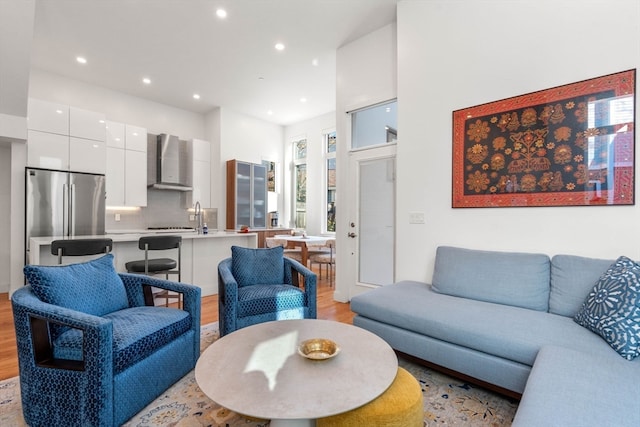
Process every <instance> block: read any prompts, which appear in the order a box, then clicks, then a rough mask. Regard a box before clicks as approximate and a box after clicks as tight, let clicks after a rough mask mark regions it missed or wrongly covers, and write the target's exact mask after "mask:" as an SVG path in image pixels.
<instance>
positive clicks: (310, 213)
mask: <svg viewBox="0 0 640 427" xmlns="http://www.w3.org/2000/svg"><path fill="white" fill-rule="evenodd" d="M335 130H336V114H335V113H334V112H332V113H327V114H323V115H322V116H319V117H315V118H313V119H310V120H306V121H304V122H300V123H296V124H294V125H290V126H287V127H286V128H285V130H284V165H285V167H281V170H282V171H283V172H284V174H282V176H283V184H284V192H285V194H288V195H289V197H287V200H289V201H292V200H293V198H294V197H295V195H294V193H293V188H294V187H293V170H292V169H291V168H290V167H289V165H291V162H292V161H293V144H292V142H293V141H299V140H300V139H303V138H306V139H307V228H306V231H307V233H309V234H310V235H319V234H321V233H322V232H324V231H326V230H325V229H326V224H324V226H323V222H324V220H325V216H324V209H323V206H324V205H325V199H324V198H325V197H326V182H327V181H326V180H327V176H326V172H325V170H324V165H325V161H324V155H325V153H324V150H325V146H324V135H325V134H328V133H330V132H333V131H335ZM337 144H344V141H342V140H338V141H337ZM292 203H293V202H291V203H287V204H286V206H282V207H280V209H281V210H280V212H281V215H282V216H281V219H280V222H281V223H282V224H284V225H287V226H290V227H293V226H294V224H293V218H292V210H293V204H292Z"/></svg>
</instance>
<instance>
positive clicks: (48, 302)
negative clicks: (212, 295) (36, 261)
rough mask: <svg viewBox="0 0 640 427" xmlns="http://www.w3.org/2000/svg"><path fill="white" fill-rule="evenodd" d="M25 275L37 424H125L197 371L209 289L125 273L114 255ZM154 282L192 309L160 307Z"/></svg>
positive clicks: (27, 367) (18, 299)
mask: <svg viewBox="0 0 640 427" xmlns="http://www.w3.org/2000/svg"><path fill="white" fill-rule="evenodd" d="M24 273H25V276H26V278H27V281H28V283H29V284H28V285H27V286H25V287H23V288H21V289H19V290H18V291H16V292H15V293H14V294H13V295H12V298H11V302H12V306H13V317H14V323H15V328H16V338H17V344H18V362H19V367H20V387H21V394H22V408H23V414H24V418H25V421H26V422H27V424H29V425H30V426H31V427H38V426H47V427H51V426H65V427H67V426H118V425H121V424H122V423H124V422H125V421H127V420H128V419H129V418H131V417H132V416H133V415H135V414H136V413H138V412H139V411H140V410H141V409H142V408H144V407H145V406H146V405H147V404H149V403H150V402H151V401H153V399H155V398H156V397H157V396H159V395H160V394H161V393H162V392H164V391H165V390H166V389H167V388H168V387H170V386H171V385H172V384H173V383H175V382H176V381H177V380H179V379H180V378H182V377H183V376H184V375H185V374H187V373H188V372H189V371H190V370H191V369H193V367H194V366H195V363H196V360H197V358H198V356H199V354H200V304H201V300H200V288H198V287H196V286H192V285H187V284H182V283H175V282H170V281H167V280H162V279H155V278H152V277H148V276H143V275H134V274H118V273H117V272H116V271H115V269H114V267H113V255H111V254H109V255H105V256H103V257H101V258H98V259H96V260H92V261H89V262H85V263H80V264H71V265H64V266H32V265H27V266H25V268H24ZM152 286H153V287H155V288H161V289H167V290H170V291H174V292H178V293H181V294H182V296H183V301H184V308H183V309H182V310H180V309H176V308H167V307H155V306H153V296H152V294H151V287H152Z"/></svg>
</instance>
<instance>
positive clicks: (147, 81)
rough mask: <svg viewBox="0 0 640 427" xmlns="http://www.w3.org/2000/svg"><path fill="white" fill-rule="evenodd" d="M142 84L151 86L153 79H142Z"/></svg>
mask: <svg viewBox="0 0 640 427" xmlns="http://www.w3.org/2000/svg"><path fill="white" fill-rule="evenodd" d="M142 83H144V84H146V85H150V84H151V79H150V78H149V77H145V78H143V79H142Z"/></svg>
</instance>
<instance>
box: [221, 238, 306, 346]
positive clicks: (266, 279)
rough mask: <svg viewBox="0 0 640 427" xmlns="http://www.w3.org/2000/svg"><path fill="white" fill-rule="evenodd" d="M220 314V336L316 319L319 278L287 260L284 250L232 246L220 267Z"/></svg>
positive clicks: (291, 260) (295, 262) (298, 264)
mask: <svg viewBox="0 0 640 427" xmlns="http://www.w3.org/2000/svg"><path fill="white" fill-rule="evenodd" d="M299 276H301V277H302V279H303V282H304V289H302V288H301V286H300V280H299ZM218 314H219V321H220V336H224V335H226V334H228V333H231V332H233V331H235V330H237V329H240V328H244V327H245V326H249V325H254V324H256V323H262V322H268V321H270V320H282V319H315V318H316V275H315V273H313V272H312V271H311V270H309V269H307V268H306V267H304V266H303V265H302V264H300V263H299V262H298V261H295V260H293V259H290V258H287V257H285V256H284V251H283V248H282V246H278V247H275V248H269V249H250V248H241V247H239V246H233V247H232V248H231V258H227V259H225V260H222V261H221V262H220V264H218Z"/></svg>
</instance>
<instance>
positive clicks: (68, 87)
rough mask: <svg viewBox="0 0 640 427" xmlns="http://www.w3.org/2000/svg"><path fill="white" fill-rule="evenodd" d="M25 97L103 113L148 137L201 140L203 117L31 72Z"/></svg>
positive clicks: (109, 90) (55, 75)
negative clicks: (168, 135)
mask: <svg viewBox="0 0 640 427" xmlns="http://www.w3.org/2000/svg"><path fill="white" fill-rule="evenodd" d="M29 97H31V98H37V99H42V100H45V101H51V102H59V103H61V104H67V105H71V106H73V107H78V108H84V109H87V110H92V111H98V112H102V113H105V115H106V116H107V119H108V120H112V121H116V122H123V123H127V124H130V125H136V126H142V127H144V128H146V129H147V132H149V133H152V134H160V133H170V134H173V135H178V137H180V139H192V138H198V139H204V140H206V139H207V138H206V137H205V132H204V116H203V115H202V114H198V113H192V112H190V111H186V110H182V109H179V108H175V107H171V106H168V105H164V104H160V103H157V102H153V101H149V100H146V99H143V98H138V97H135V96H131V95H127V94H124V93H122V92H117V91H114V90H111V89H107V88H104V87H101V86H95V85H91V84H88V83H84V82H81V81H79V80H74V79H70V78H67V77H64V76H60V75H58V74H53V73H49V72H46V71H43V70H39V69H36V68H33V69H32V70H31V79H30V81H29Z"/></svg>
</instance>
